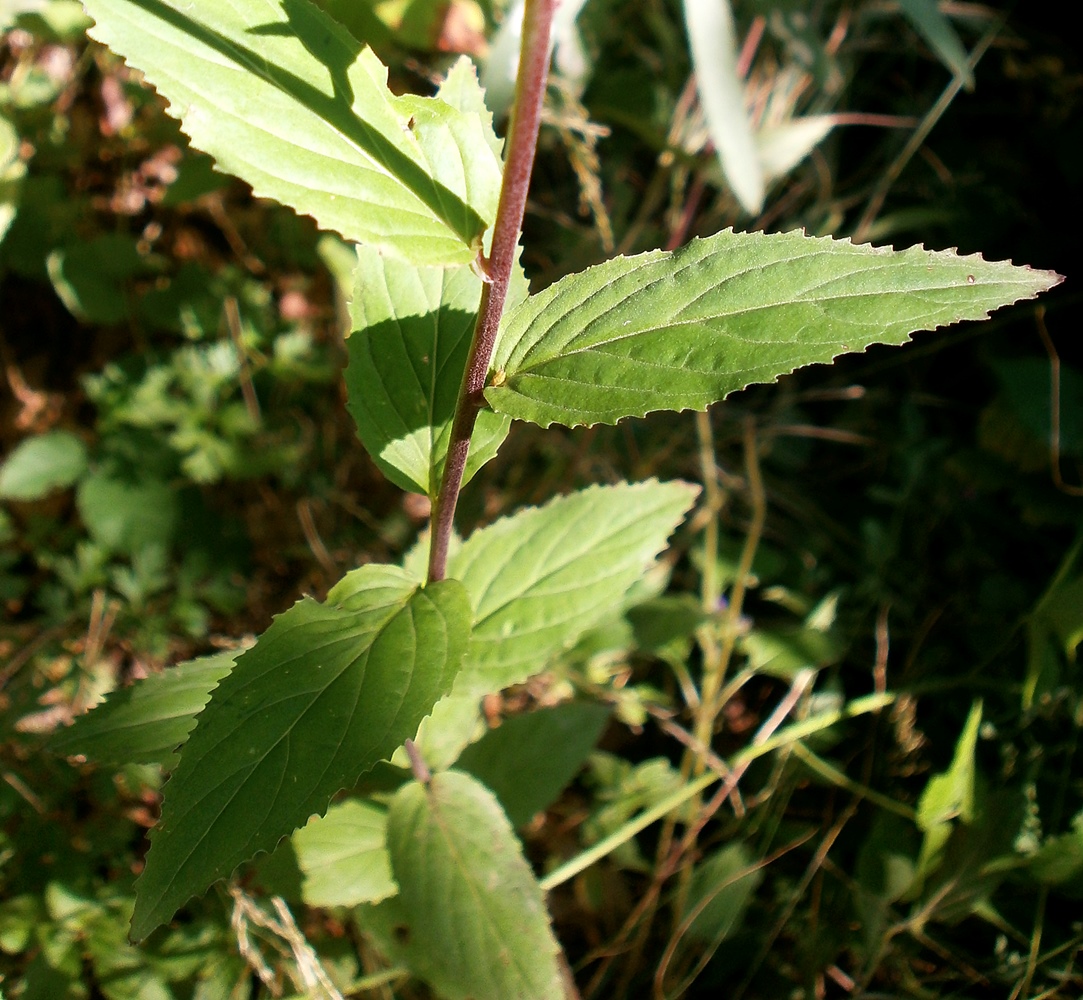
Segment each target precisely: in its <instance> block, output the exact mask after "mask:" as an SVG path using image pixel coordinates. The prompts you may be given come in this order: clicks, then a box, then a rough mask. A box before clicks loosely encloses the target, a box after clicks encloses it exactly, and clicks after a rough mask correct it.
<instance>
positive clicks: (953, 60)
mask: <svg viewBox="0 0 1083 1000" xmlns="http://www.w3.org/2000/svg"><path fill="white" fill-rule="evenodd" d="M899 10H901V11H902V15H903V17H905V18H906V19H907V20H908V21H909V22H910V24H911V25H913V27H914V30H915V31H916V32H917V33H918V34H919V35H921V37H922V38H924V39H925V41H926V42H927V43H928V45H929V48H931V49H932V50H933V52H935V53H936V56H937V58H938V59H939V60H940V61H941V62H942V63H943V64H944V65H945V66H946V67H947V68H948V69H949V70H950V71H951V73H952V74H953V75H954V76H956V77H958V78H959V79H960V80H962V81H963V83H964V85H965V86H966V89H967V90H973V89H974V74H973V72H972V71H971V69H970V66H969V65H968V64H967V63H968V60H967V54H966V48H965V47H964V46H963V43H962V40H961V39H960V38H959V35H958V34H957V33H956V31H955V28H954V27H953V26H952V23H951V21H949V20H948V18H947V17H946V16H945V14H944V12H943V11H941V9H940V5H939V4H938V3H937V2H936V0H899Z"/></svg>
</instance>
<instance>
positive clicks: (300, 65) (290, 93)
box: [86, 0, 501, 264]
mask: <svg viewBox="0 0 1083 1000" xmlns="http://www.w3.org/2000/svg"><path fill="white" fill-rule="evenodd" d="M86 9H87V12H88V13H89V14H90V15H91V17H93V18H94V20H95V22H96V24H95V26H94V27H93V28H92V29H91V30H90V34H91V36H92V37H94V38H95V39H97V40H98V41H101V42H103V43H104V44H106V45H108V46H109V47H110V48H112V49H113V50H114V51H116V52H118V53H119V54H120V55H121V56H123V57H124V59H125V60H126V61H127V62H128V63H129V65H131V66H133V67H135V68H137V69H139V70H141V71H142V72H143V73H144V74H145V75H146V77H147V79H148V80H149V81H150V83H152V84H153V85H154V87H155V88H156V89H157V90H158V91H159V93H161V95H162V96H163V97H164V98H165V99H166V100H167V101H168V102H169V104H170V113H171V114H173V115H175V116H176V117H178V118H179V119H180V120H181V124H182V128H183V129H184V130H185V132H186V133H187V134H188V135H189V136H190V137H191V139H192V144H193V145H194V146H195V147H196V148H197V149H201V150H203V151H205V152H207V153H210V154H211V155H212V156H213V157H214V158H215V159H216V160H217V161H218V166H219V168H220V169H221V170H223V171H225V172H227V173H231V174H236V175H237V176H239V177H241V178H243V179H244V180H245V181H247V182H248V183H249V184H251V185H252V187H253V189H254V191H255V193H256V194H257V195H260V196H262V197H267V198H273V199H275V200H276V201H279V202H281V203H282V204H285V205H289V206H291V207H293V208H295V209H296V210H297V211H299V212H302V213H304V214H306V215H311V216H312V217H313V218H314V219H315V220H316V223H317V225H319V226H321V227H322V228H325V229H332V230H334V231H336V232H338V233H341V234H342V235H343V236H344V237H345V238H346V239H348V240H351V241H354V242H361V243H368V244H371V245H373V246H376V247H379V248H380V249H382V250H384V251H385V252H387V253H390V254H393V255H396V256H399V257H403V258H405V259H408V260H411V261H413V262H414V263H418V264H463V263H468V262H470V261H472V260H474V258H475V257H476V256H477V253H478V251H479V250H480V248H481V235H482V233H483V232H484V230H485V229H486V228H487V226H488V225H489V224H490V223H491V222H492V220H493V218H494V216H495V213H496V199H497V196H498V192H499V186H500V176H501V166H500V162H499V159H498V158H497V157H496V156H494V155H493V151H492V148H491V146H490V145H489V141H488V136H487V134H486V125H485V123H484V122H483V120H482V118H481V117H480V116H479V115H478V114H476V113H463V112H459V111H456V110H455V109H454V108H452V107H451V106H450V105H448V104H447V103H445V102H444V101H442V100H440V99H438V98H422V97H414V96H411V95H405V96H402V97H396V96H395V95H393V94H392V93H391V91H390V90H389V89H388V87H387V69H386V68H385V67H384V66H383V65H382V64H381V63H380V61H379V60H378V59H377V58H376V56H375V55H373V53H372V51H371V50H370V49H368V48H364V47H362V46H361V44H360V43H359V42H358V41H356V40H355V39H354V38H353V36H352V35H351V34H350V33H349V32H348V31H346V29H345V28H343V27H342V26H341V25H339V24H338V23H337V22H336V21H334V20H333V19H332V18H331V17H329V16H328V15H327V14H326V13H324V12H323V11H322V10H320V9H319V8H318V7H316V6H314V5H313V4H311V3H309V2H308V0H281V2H271V0H231V2H229V3H223V2H222V0H86Z"/></svg>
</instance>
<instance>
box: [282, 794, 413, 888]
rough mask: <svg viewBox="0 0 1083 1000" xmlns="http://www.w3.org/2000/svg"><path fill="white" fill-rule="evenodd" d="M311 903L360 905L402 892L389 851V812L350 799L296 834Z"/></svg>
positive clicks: (296, 843)
mask: <svg viewBox="0 0 1083 1000" xmlns="http://www.w3.org/2000/svg"><path fill="white" fill-rule="evenodd" d="M293 847H294V850H295V851H296V852H297V860H298V862H299V863H300V866H301V871H302V872H304V888H303V890H302V891H303V895H304V900H305V902H306V903H308V905H309V906H357V905H358V904H360V903H374V902H378V901H379V900H381V899H387V897H388V896H393V895H394V894H395V893H396V892H398V887H397V886H396V885H395V881H394V879H392V877H391V858H390V856H389V855H388V853H387V810H386V809H381V808H380V807H379V806H376V805H373V804H372V803H371V802H361V801H358V800H357V799H351V800H349V801H348V802H341V803H339V804H338V805H333V806H331V808H330V809H328V810H327V815H326V816H317V817H316V818H315V819H313V820H311V821H310V822H309V824H308V825H307V826H306V827H305V828H304V829H303V830H298V831H297V832H296V833H295V834H294V835H293Z"/></svg>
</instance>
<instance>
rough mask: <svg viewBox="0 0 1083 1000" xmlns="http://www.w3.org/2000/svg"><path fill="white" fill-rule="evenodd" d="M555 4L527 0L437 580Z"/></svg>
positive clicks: (525, 179)
mask: <svg viewBox="0 0 1083 1000" xmlns="http://www.w3.org/2000/svg"><path fill="white" fill-rule="evenodd" d="M556 5H557V0H526V8H525V10H524V12H523V35H522V45H521V48H520V50H519V75H518V79H517V80H516V82H515V100H514V102H513V104H512V110H511V124H510V126H509V127H508V156H507V161H506V163H505V165H504V182H503V184H502V185H501V188H500V203H499V205H498V206H497V210H496V222H495V223H494V225H493V242H492V249H491V250H490V253H489V259H488V260H487V261H486V260H485V259H484V258H482V259H481V260H480V263H481V265H482V268H483V273H485V276H486V280H485V284H484V285H483V286H482V290H481V304H480V306H479V307H478V320H477V325H476V326H475V327H474V337H473V340H472V341H471V344H470V354H469V356H468V359H467V363H466V371H465V372H464V373H463V381H462V385H460V387H459V398H458V401H457V402H456V404H455V419H454V420H453V422H452V425H451V440H450V443H449V444H448V453H447V460H446V462H445V463H444V474H443V477H442V478H441V480H440V489H439V492H438V493H437V495H436V501H435V504H434V505H433V516H432V542H431V544H430V547H429V582H430V583H434V582H436V581H437V580H442V579H443V578H444V574H445V573H446V571H447V554H448V543H449V541H450V540H451V529H452V527H453V525H454V523H455V507H456V505H457V504H458V502H459V491H460V490H461V488H462V482H463V473H464V471H465V470H466V457H467V455H468V453H469V451H470V435H471V434H472V433H473V431H474V422H475V421H476V420H477V416H478V411H479V410H480V409H481V407H482V406H483V405H484V404H485V398H484V396H483V395H482V393H483V392H484V390H485V378H486V376H487V374H488V371H489V362H490V361H491V360H492V356H493V347H494V346H495V344H496V334H497V330H498V329H499V326H500V317H501V315H502V313H503V311H504V302H505V300H506V299H507V295H508V284H509V282H510V280H511V271H512V267H513V266H514V264H515V251H516V247H517V246H518V244H519V232H520V230H521V229H522V225H523V213H524V212H525V211H526V196H527V192H528V190H529V189H530V172H531V170H532V169H533V167H534V154H535V151H536V149H537V145H538V129H539V126H540V124H541V110H542V102H543V100H544V98H545V82H546V77H547V76H548V72H549V31H550V28H551V26H552V23H553V13H554V12H555V10H556Z"/></svg>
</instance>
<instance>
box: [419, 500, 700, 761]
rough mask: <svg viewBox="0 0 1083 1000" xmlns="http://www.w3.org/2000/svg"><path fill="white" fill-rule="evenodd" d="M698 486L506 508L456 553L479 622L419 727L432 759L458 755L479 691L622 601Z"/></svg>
mask: <svg viewBox="0 0 1083 1000" xmlns="http://www.w3.org/2000/svg"><path fill="white" fill-rule="evenodd" d="M695 496H696V489H695V487H692V486H689V485H688V484H687V483H679V482H677V483H660V482H658V481H657V480H648V481H647V482H643V483H634V484H629V483H622V484H619V485H616V486H593V487H590V488H589V489H586V490H583V491H581V492H579V493H573V494H571V495H569V496H565V497H559V498H558V499H556V500H552V501H550V502H549V503H547V504H546V505H545V506H543V507H531V508H528V509H526V510H523V511H520V512H519V513H517V514H514V515H513V516H511V517H506V518H502V519H501V520H499V521H497V522H495V523H494V524H491V525H489V526H488V527H487V528H482V529H481V530H480V531H476V532H475V533H474V534H473V535H471V536H470V538H468V539H467V540H466V542H465V543H464V544H463V545H462V547H461V548H460V549H459V550H458V551H456V552H454V553H453V554H452V556H451V558H450V559H449V560H448V575H449V576H450V577H453V578H454V579H456V580H461V581H462V583H463V586H465V587H466V590H467V592H468V593H469V595H470V602H471V604H472V606H473V608H474V629H473V632H472V633H471V637H470V645H469V647H468V650H467V655H466V658H465V660H464V663H463V669H462V670H461V671H460V672H459V675H458V676H457V677H456V679H455V683H454V685H453V686H452V690H451V694H450V695H448V697H447V698H445V699H444V700H443V701H442V702H440V703H439V704H438V705H437V706H436V709H435V710H434V712H433V715H432V718H431V719H427V720H426V721H425V724H424V725H423V726H422V727H421V731H420V733H419V734H418V745H419V746H420V747H421V749H422V753H423V754H424V755H425V758H426V760H427V761H428V762H429V764H430V765H432V766H436V767H440V766H445V765H447V764H449V763H451V761H453V760H455V758H456V757H457V756H458V753H459V750H461V749H462V747H463V746H464V745H465V744H466V743H467V742H468V741H469V739H470V737H471V734H472V731H473V728H474V724H473V723H474V719H475V718H476V714H477V711H476V709H477V703H478V700H479V699H480V698H481V696H483V695H485V694H488V693H489V692H491V691H499V690H500V689H501V688H505V687H507V686H508V685H509V684H518V683H520V682H521V681H524V680H526V679H527V678H528V677H530V676H531V675H532V674H536V673H537V672H538V671H540V670H542V669H543V668H544V667H545V666H546V664H547V663H548V662H549V661H550V660H551V659H552V658H553V656H555V655H556V654H557V653H558V652H559V651H560V650H562V649H565V648H567V647H569V646H571V645H573V644H574V643H575V641H576V639H578V638H579V636H580V635H581V634H582V633H583V632H584V631H586V629H588V628H590V627H591V626H593V625H595V624H596V623H597V622H598V621H600V620H601V619H602V618H603V617H604V616H605V615H606V614H608V613H609V612H611V611H613V610H614V609H615V608H617V607H619V605H620V603H621V599H622V598H623V597H624V594H625V593H626V592H627V590H628V588H629V587H630V586H631V585H632V584H633V583H634V582H635V581H636V580H638V579H639V578H640V577H641V576H642V575H643V571H644V570H645V569H646V568H647V566H648V565H650V563H651V562H652V561H653V560H654V558H655V557H656V556H657V555H658V553H659V552H661V551H662V549H663V548H664V547H665V544H666V539H667V538H669V536H670V534H671V533H672V531H673V529H674V528H675V527H676V526H677V525H678V524H679V523H680V522H681V519H682V518H683V517H684V515H685V514H686V513H687V511H688V509H689V508H690V507H691V506H692V503H693V501H694V499H695ZM470 704H472V705H473V711H470V710H468V709H467V706H468V705H470Z"/></svg>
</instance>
